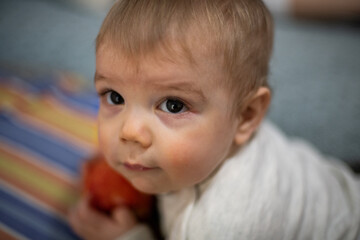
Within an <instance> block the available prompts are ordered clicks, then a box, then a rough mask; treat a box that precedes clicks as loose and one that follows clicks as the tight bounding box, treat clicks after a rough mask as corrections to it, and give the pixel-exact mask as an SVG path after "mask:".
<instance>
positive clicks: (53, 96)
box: [0, 69, 98, 240]
mask: <svg viewBox="0 0 360 240" xmlns="http://www.w3.org/2000/svg"><path fill="white" fill-rule="evenodd" d="M76 83H77V80H76V78H71V77H70V78H69V77H68V78H64V77H59V76H58V75H48V76H41V77H36V78H31V79H30V78H23V77H19V76H16V75H15V74H12V73H9V72H6V71H4V70H2V69H0V239H10V240H11V239H36V240H42V239H52V240H56V239H59V240H60V239H61V240H65V239H66V240H71V239H79V238H78V237H77V236H76V235H75V234H74V233H73V232H72V230H71V229H70V227H69V225H68V224H67V221H66V215H67V211H68V209H69V208H70V207H71V205H72V204H74V202H75V201H76V199H77V197H78V196H79V182H80V181H79V177H80V173H81V166H82V164H83V162H84V161H85V159H87V158H88V157H89V156H91V155H92V154H93V153H94V152H95V151H96V146H97V142H96V139H97V136H96V112H97V108H98V102H97V98H96V94H95V92H94V91H91V90H87V91H84V90H83V89H82V88H81V87H79V86H78V85H77V84H76ZM74 86H77V88H75V89H74Z"/></svg>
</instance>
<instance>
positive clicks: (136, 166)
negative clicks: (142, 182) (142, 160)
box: [122, 162, 157, 172]
mask: <svg viewBox="0 0 360 240" xmlns="http://www.w3.org/2000/svg"><path fill="white" fill-rule="evenodd" d="M122 165H123V166H124V167H125V168H127V169H129V170H131V171H139V172H142V171H149V170H154V169H157V168H155V167H146V166H143V165H141V164H131V163H128V162H124V163H123V164H122Z"/></svg>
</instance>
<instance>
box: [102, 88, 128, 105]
mask: <svg viewBox="0 0 360 240" xmlns="http://www.w3.org/2000/svg"><path fill="white" fill-rule="evenodd" d="M106 101H107V103H109V104H111V105H119V104H124V102H125V101H124V98H123V97H122V96H121V95H120V94H119V93H117V92H115V91H113V90H109V91H108V92H107V93H106Z"/></svg>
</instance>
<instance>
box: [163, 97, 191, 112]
mask: <svg viewBox="0 0 360 240" xmlns="http://www.w3.org/2000/svg"><path fill="white" fill-rule="evenodd" d="M159 108H160V109H161V110H162V111H164V112H168V113H173V114H176V113H182V112H185V111H187V110H188V108H187V107H186V106H185V104H184V103H183V102H182V101H180V100H177V99H166V100H165V101H164V102H162V103H161V104H160V107H159Z"/></svg>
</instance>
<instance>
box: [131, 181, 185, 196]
mask: <svg viewBox="0 0 360 240" xmlns="http://www.w3.org/2000/svg"><path fill="white" fill-rule="evenodd" d="M129 181H130V182H131V184H132V185H133V186H134V187H135V188H136V189H137V190H138V191H140V192H143V193H147V194H163V193H168V192H174V191H177V190H179V189H180V188H177V187H173V186H171V184H169V180H168V181H163V182H161V184H154V183H153V182H152V181H151V180H148V179H144V178H134V179H129Z"/></svg>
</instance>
